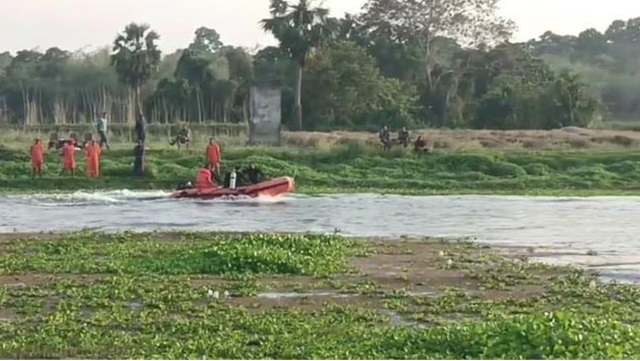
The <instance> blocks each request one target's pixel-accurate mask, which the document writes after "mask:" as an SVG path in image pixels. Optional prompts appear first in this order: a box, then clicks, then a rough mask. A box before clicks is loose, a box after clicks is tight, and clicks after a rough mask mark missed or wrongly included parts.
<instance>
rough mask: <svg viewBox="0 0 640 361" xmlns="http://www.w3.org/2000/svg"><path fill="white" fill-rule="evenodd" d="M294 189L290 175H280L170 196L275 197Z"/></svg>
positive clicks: (199, 197)
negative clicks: (228, 186)
mask: <svg viewBox="0 0 640 361" xmlns="http://www.w3.org/2000/svg"><path fill="white" fill-rule="evenodd" d="M294 189H295V182H294V180H293V178H291V177H280V178H275V179H271V180H268V181H264V182H260V183H257V184H252V185H249V186H243V187H237V188H236V189H230V188H222V187H218V188H210V189H196V188H191V189H185V190H181V191H175V192H173V193H172V194H171V198H195V199H215V198H224V197H239V196H244V197H251V198H256V197H276V196H279V195H282V194H286V193H289V192H291V191H293V190H294Z"/></svg>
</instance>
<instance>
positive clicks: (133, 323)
mask: <svg viewBox="0 0 640 361" xmlns="http://www.w3.org/2000/svg"><path fill="white" fill-rule="evenodd" d="M0 250H2V252H1V253H0V282H1V283H2V287H0V339H1V340H2V342H0V357H1V358H3V359H6V358H40V359H42V358H102V359H112V358H147V359H150V358H151V359H156V358H158V359H161V358H162V359H202V358H208V359H217V358H220V359H222V358H224V359H265V358H266V359H285V358H286V359H470V358H471V359H478V358H492V359H496V358H497V359H523V358H525V359H545V358H554V359H584V358H599V359H614V358H615V359H622V358H625V359H629V358H637V357H640V337H639V336H640V326H639V323H638V322H639V321H640V316H638V315H640V304H639V303H638V299H640V290H639V289H638V288H637V287H635V286H630V285H619V284H602V283H601V282H599V281H598V279H597V277H596V276H595V275H592V274H589V273H587V272H584V271H581V270H578V269H573V268H564V267H551V266H547V265H544V264H539V263H533V262H529V261H528V260H527V259H526V258H525V257H524V256H523V255H520V254H517V252H510V253H514V255H513V256H505V255H501V254H498V253H496V252H495V251H493V250H491V249H489V248H487V247H481V246H478V245H476V244H473V243H470V242H467V241H463V242H443V241H441V240H437V239H434V240H430V239H427V240H422V241H417V240H403V241H394V242H365V241H364V240H353V239H348V238H344V237H341V236H338V235H310V234H296V235H275V234H214V233H123V234H114V235H108V234H99V233H87V232H81V233H73V234H65V235H39V236H33V237H26V238H24V237H23V238H14V237H10V236H9V237H7V236H3V237H2V239H0ZM523 252H524V251H523ZM527 253H531V251H527Z"/></svg>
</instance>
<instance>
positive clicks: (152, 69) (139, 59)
mask: <svg viewBox="0 0 640 361" xmlns="http://www.w3.org/2000/svg"><path fill="white" fill-rule="evenodd" d="M158 39H160V36H159V35H158V33H156V32H155V31H151V30H149V25H147V24H141V25H140V24H135V23H131V24H129V25H127V26H126V27H125V29H124V32H123V33H121V34H118V36H117V37H116V39H115V41H114V42H113V53H112V54H111V65H113V66H114V67H115V70H116V72H117V73H118V77H119V79H120V81H121V82H122V83H123V84H126V85H128V86H129V87H131V89H132V90H133V91H134V94H135V102H136V105H137V106H138V109H142V108H141V102H140V88H142V86H143V85H145V84H146V83H147V81H149V79H150V78H151V77H152V76H153V74H154V73H156V72H157V71H158V66H159V64H160V59H161V52H160V50H159V49H158V45H157V44H156V42H157V41H158Z"/></svg>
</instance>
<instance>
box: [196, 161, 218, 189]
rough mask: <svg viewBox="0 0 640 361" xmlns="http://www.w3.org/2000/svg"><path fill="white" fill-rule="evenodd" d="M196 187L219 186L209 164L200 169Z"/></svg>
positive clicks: (208, 187) (209, 187)
mask: <svg viewBox="0 0 640 361" xmlns="http://www.w3.org/2000/svg"><path fill="white" fill-rule="evenodd" d="M194 186H195V188H196V189H211V188H217V187H218V186H217V185H216V184H215V183H214V177H213V172H212V171H211V170H210V169H209V164H206V165H205V166H204V168H202V169H200V170H199V171H198V177H197V178H196V183H195V185H194Z"/></svg>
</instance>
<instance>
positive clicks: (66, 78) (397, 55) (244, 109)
mask: <svg viewBox="0 0 640 361" xmlns="http://www.w3.org/2000/svg"><path fill="white" fill-rule="evenodd" d="M293 1H297V2H287V1H285V0H272V4H271V16H270V17H269V18H267V19H265V20H263V21H262V22H261V25H262V27H263V28H264V30H265V31H268V32H271V33H272V34H273V35H274V36H275V38H276V39H277V40H278V41H279V45H280V46H277V47H266V48H263V49H261V50H259V51H257V52H250V51H248V50H246V49H243V48H240V47H235V46H232V45H229V44H223V43H222V42H221V40H220V36H219V34H218V33H217V32H216V31H215V30H214V29H212V28H207V27H201V28H199V29H197V30H196V31H195V36H194V39H193V41H192V42H191V44H185V45H186V47H185V49H182V50H179V51H176V52H174V53H171V54H161V52H160V51H159V49H158V42H159V40H160V34H157V33H156V32H155V31H153V30H152V29H151V28H150V27H149V26H147V25H141V24H130V25H128V26H127V27H126V28H125V29H124V30H123V31H122V32H121V33H120V34H118V35H117V37H116V38H115V40H114V43H113V44H112V47H110V48H105V49H103V50H99V51H97V52H94V53H91V54H84V53H72V52H69V51H65V50H62V49H58V48H51V49H48V50H46V51H45V52H44V53H41V52H38V51H35V50H22V51H19V52H18V53H17V54H9V53H6V52H5V53H2V54H0V121H1V122H5V123H13V124H38V123H58V124H61V123H80V122H86V121H91V120H92V119H94V118H95V116H96V114H98V113H99V112H101V111H103V110H106V111H108V112H109V113H110V117H111V119H112V121H113V122H132V121H133V119H134V117H135V113H136V112H137V111H138V109H139V108H141V109H143V110H144V112H145V114H146V115H147V119H148V120H149V121H150V122H160V123H174V122H178V121H189V122H211V121H216V122H245V121H247V119H248V117H249V94H250V88H251V86H254V85H265V86H275V87H279V88H280V89H281V90H282V94H283V98H282V99H283V107H282V109H283V121H284V122H285V123H286V125H287V126H288V127H289V128H290V129H297V128H300V127H302V128H304V129H318V130H325V129H339V128H343V129H344V128H350V129H374V128H378V127H379V126H380V124H382V123H387V124H389V125H390V126H391V127H394V128H395V127H399V126H402V125H407V126H418V125H428V126H434V127H452V128H453V127H457V128H461V127H471V128H496V129H514V128H541V129H548V128H554V127H558V126H567V125H577V126H588V125H590V124H592V123H593V122H597V121H599V120H600V119H601V117H602V116H603V115H604V116H607V115H608V113H612V114H613V115H615V116H618V117H623V116H632V115H634V114H636V112H639V111H640V103H639V102H638V95H636V94H637V93H638V92H634V93H635V94H629V90H633V89H634V86H635V85H636V84H638V88H640V82H638V83H636V82H635V80H636V79H640V78H638V77H640V74H638V75H637V70H639V68H640V63H638V61H637V59H638V55H640V44H638V43H637V42H638V39H640V37H638V36H637V34H640V19H633V20H630V21H628V22H622V21H615V22H614V23H612V25H611V27H610V28H609V29H608V30H607V31H606V32H605V33H604V34H601V33H599V32H597V31H596V30H593V29H589V30H587V31H585V32H583V33H581V34H580V35H579V36H575V37H572V36H558V35H555V34H552V33H545V34H544V35H543V36H542V37H540V39H536V40H532V41H529V42H527V43H517V44H514V43H510V42H509V39H510V37H511V34H512V32H513V30H514V24H512V23H511V22H510V21H507V20H505V19H502V18H500V17H499V16H498V15H497V14H496V7H495V3H496V1H494V0H447V1H436V0H420V1H418V0H369V2H368V3H367V4H366V6H365V7H364V8H363V10H362V12H361V13H359V14H355V15H346V16H345V17H344V18H333V17H331V16H330V14H329V12H328V10H327V9H323V8H319V7H315V6H314V5H313V4H311V3H310V1H308V0H293ZM461 9H462V10H461ZM468 9H473V10H468ZM571 64H573V65H572V66H571V67H573V68H576V69H577V70H578V73H580V74H577V73H576V72H575V71H569V70H565V69H563V68H566V67H567V65H571ZM597 76H600V77H601V78H600V79H597ZM583 79H584V80H583ZM639 90H640V89H639Z"/></svg>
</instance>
